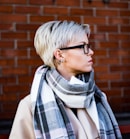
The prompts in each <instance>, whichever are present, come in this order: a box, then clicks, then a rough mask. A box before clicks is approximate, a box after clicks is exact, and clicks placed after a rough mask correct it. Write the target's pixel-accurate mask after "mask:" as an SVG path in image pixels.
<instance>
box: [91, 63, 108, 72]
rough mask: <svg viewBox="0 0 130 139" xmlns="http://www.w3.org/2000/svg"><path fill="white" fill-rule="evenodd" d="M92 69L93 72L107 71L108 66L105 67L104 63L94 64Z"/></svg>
mask: <svg viewBox="0 0 130 139" xmlns="http://www.w3.org/2000/svg"><path fill="white" fill-rule="evenodd" d="M94 71H95V73H100V72H101V73H107V72H108V68H107V66H106V65H105V66H98V64H97V65H94Z"/></svg>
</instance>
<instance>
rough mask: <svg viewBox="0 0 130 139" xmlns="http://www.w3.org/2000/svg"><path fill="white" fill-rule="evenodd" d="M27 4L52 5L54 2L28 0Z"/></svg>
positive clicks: (50, 0)
mask: <svg viewBox="0 0 130 139" xmlns="http://www.w3.org/2000/svg"><path fill="white" fill-rule="evenodd" d="M29 4H31V5H33V4H34V5H52V4H54V2H53V1H52V0H30V1H29Z"/></svg>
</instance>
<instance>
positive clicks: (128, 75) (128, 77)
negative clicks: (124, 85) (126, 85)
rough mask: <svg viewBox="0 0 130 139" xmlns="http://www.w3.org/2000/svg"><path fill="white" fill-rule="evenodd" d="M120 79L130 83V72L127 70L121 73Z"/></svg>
mask: <svg viewBox="0 0 130 139" xmlns="http://www.w3.org/2000/svg"><path fill="white" fill-rule="evenodd" d="M122 78H123V79H125V80H129V81H130V71H129V70H128V71H127V72H126V73H122Z"/></svg>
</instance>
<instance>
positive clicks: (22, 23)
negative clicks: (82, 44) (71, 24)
mask: <svg viewBox="0 0 130 139" xmlns="http://www.w3.org/2000/svg"><path fill="white" fill-rule="evenodd" d="M63 19H67V20H75V21H77V22H81V23H89V24H90V25H91V30H92V34H91V38H90V41H91V43H92V48H93V50H94V51H95V72H96V74H95V77H96V80H97V84H98V86H99V87H100V88H101V89H102V90H103V91H105V93H106V94H107V96H108V100H109V102H110V104H111V106H112V108H113V110H114V112H122V113H124V112H130V47H129V45H130V1H129V0H111V1H110V3H109V4H104V3H103V2H102V0H92V3H88V0H0V119H3V118H13V116H14V114H15V111H16V107H17V104H18V102H19V100H20V99H21V98H23V97H24V96H25V95H27V94H28V93H29V90H30V85H31V82H32V79H33V75H34V71H35V69H36V67H38V66H39V65H41V64H42V61H41V60H40V58H39V57H38V56H37V55H36V53H35V50H34V46H33V37H34V33H35V31H36V29H37V28H38V26H39V25H41V24H42V23H44V22H46V21H50V20H63Z"/></svg>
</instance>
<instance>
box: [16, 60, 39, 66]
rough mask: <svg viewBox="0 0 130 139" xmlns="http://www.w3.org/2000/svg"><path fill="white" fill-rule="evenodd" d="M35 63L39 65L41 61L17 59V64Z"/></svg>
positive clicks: (30, 64)
mask: <svg viewBox="0 0 130 139" xmlns="http://www.w3.org/2000/svg"><path fill="white" fill-rule="evenodd" d="M35 63H36V64H39V65H40V63H41V62H40V60H39V59H26V60H25V59H18V65H21V66H28V65H29V66H33V65H34V64H35Z"/></svg>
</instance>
